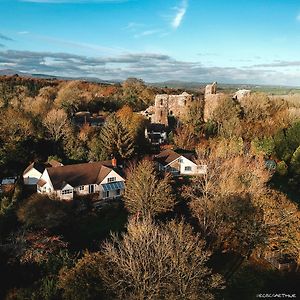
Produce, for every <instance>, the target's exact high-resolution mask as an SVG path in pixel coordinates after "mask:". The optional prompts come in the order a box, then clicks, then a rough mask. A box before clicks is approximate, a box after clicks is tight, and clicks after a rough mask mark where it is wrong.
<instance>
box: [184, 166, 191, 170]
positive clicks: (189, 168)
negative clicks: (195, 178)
mask: <svg viewBox="0 0 300 300" xmlns="http://www.w3.org/2000/svg"><path fill="white" fill-rule="evenodd" d="M184 171H192V167H191V166H187V167H184Z"/></svg>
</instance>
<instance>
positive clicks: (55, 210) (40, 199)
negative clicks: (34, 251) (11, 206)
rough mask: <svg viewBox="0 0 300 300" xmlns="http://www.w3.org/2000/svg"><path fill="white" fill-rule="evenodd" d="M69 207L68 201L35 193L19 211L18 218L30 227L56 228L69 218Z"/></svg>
mask: <svg viewBox="0 0 300 300" xmlns="http://www.w3.org/2000/svg"><path fill="white" fill-rule="evenodd" d="M68 210H69V207H68V205H67V204H66V203H63V202H61V201H58V200H52V199H50V198H49V197H48V196H44V195H40V194H33V195H32V196H31V197H29V198H28V199H27V200H26V201H25V202H24V203H22V205H21V206H20V207H19V209H18V211H17V215H18V219H19V221H21V222H22V223H24V224H25V225H26V226H28V227H34V228H48V229H51V228H55V227H57V226H59V225H61V224H62V223H63V222H65V221H66V220H67V214H68Z"/></svg>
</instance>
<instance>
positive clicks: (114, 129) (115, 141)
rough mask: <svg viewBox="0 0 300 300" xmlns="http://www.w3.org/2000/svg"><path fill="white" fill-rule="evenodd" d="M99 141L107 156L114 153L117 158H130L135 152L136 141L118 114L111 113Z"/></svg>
mask: <svg viewBox="0 0 300 300" xmlns="http://www.w3.org/2000/svg"><path fill="white" fill-rule="evenodd" d="M99 142H100V145H101V147H102V149H103V150H104V151H105V153H106V156H107V158H108V157H109V156H110V155H114V156H115V157H117V158H121V159H126V158H130V157H131V156H132V154H133V152H134V142H133V139H132V137H131V135H130V133H129V131H128V129H127V128H125V127H124V126H123V124H122V122H121V121H120V120H119V119H118V117H117V116H116V114H112V115H110V116H109V117H108V118H107V120H106V122H105V124H104V126H103V128H102V130H101V132H100V137H99Z"/></svg>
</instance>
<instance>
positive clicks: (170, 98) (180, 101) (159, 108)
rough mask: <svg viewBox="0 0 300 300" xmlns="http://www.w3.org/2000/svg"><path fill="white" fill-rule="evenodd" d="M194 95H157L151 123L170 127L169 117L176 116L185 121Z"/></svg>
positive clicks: (184, 93)
mask: <svg viewBox="0 0 300 300" xmlns="http://www.w3.org/2000/svg"><path fill="white" fill-rule="evenodd" d="M192 101H193V95H190V94H188V93H186V92H183V93H182V94H181V95H167V94H163V95H156V97H155V104H154V107H153V108H152V111H153V114H152V116H151V123H157V124H164V125H166V126H168V117H169V116H174V117H176V118H178V119H183V118H185V116H186V115H187V113H188V111H189V107H190V105H191V103H192Z"/></svg>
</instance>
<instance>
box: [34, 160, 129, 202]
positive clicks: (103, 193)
mask: <svg viewBox="0 0 300 300" xmlns="http://www.w3.org/2000/svg"><path fill="white" fill-rule="evenodd" d="M124 182H125V179H124V178H123V177H122V176H121V175H119V173H118V172H117V170H116V167H115V166H114V165H112V163H111V161H106V162H95V163H84V164H75V165H67V166H63V167H60V168H46V169H45V171H44V172H43V174H42V176H41V178H40V179H39V181H38V183H37V192H38V193H42V194H44V193H45V194H49V195H51V196H54V197H57V198H59V199H61V200H72V199H73V197H74V195H75V194H77V195H88V194H98V195H99V199H110V198H117V197H120V196H121V195H122V193H123V192H124V188H125V185H124Z"/></svg>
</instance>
